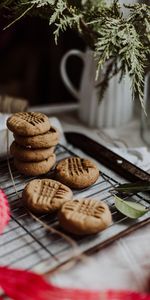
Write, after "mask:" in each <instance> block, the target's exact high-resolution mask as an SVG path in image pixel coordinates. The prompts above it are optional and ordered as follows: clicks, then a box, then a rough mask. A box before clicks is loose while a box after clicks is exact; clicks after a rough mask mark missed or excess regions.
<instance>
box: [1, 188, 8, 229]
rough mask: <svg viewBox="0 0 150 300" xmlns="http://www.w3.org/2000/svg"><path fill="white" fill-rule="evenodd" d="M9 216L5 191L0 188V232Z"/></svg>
mask: <svg viewBox="0 0 150 300" xmlns="http://www.w3.org/2000/svg"><path fill="white" fill-rule="evenodd" d="M9 218H10V210H9V205H8V201H7V197H6V195H5V193H4V192H3V191H2V190H1V189H0V233H2V232H3V230H4V228H5V226H6V225H7V223H8V221H9Z"/></svg>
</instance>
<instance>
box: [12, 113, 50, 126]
mask: <svg viewBox="0 0 150 300" xmlns="http://www.w3.org/2000/svg"><path fill="white" fill-rule="evenodd" d="M15 116H16V117H18V118H19V119H21V120H24V121H26V122H28V123H30V124H32V125H33V126H36V125H37V124H40V123H43V122H45V120H46V119H47V117H46V116H45V115H43V114H41V113H36V112H20V113H16V114H15ZM16 120H17V119H16ZM16 122H17V121H16Z"/></svg>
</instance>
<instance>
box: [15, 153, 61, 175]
mask: <svg viewBox="0 0 150 300" xmlns="http://www.w3.org/2000/svg"><path fill="white" fill-rule="evenodd" d="M55 162H56V155H55V154H54V153H53V154H52V155H51V156H50V157H48V158H47V159H45V160H42V161H39V162H32V161H31V162H25V161H21V160H18V159H16V158H15V159H14V165H15V167H16V169H18V171H19V172H20V173H21V174H25V175H29V176H36V175H42V174H46V173H47V172H49V171H50V170H51V168H52V167H53V166H54V164H55Z"/></svg>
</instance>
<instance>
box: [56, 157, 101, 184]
mask: <svg viewBox="0 0 150 300" xmlns="http://www.w3.org/2000/svg"><path fill="white" fill-rule="evenodd" d="M98 176H99V170H98V168H97V166H96V165H95V164H94V163H93V162H92V161H91V160H89V159H84V158H80V157H69V158H66V159H64V160H61V161H60V162H59V163H58V164H57V166H56V178H57V179H58V180H59V181H60V182H62V183H64V184H66V185H68V186H69V187H71V188H75V189H80V188H85V187H87V186H90V185H91V184H93V183H94V182H95V181H96V180H97V178H98Z"/></svg>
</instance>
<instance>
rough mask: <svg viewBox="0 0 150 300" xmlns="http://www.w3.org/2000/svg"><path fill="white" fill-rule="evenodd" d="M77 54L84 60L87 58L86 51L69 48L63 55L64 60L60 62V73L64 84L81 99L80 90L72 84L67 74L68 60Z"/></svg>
mask: <svg viewBox="0 0 150 300" xmlns="http://www.w3.org/2000/svg"><path fill="white" fill-rule="evenodd" d="M72 55H73V56H77V57H79V58H81V60H82V61H83V62H84V60H85V53H84V52H82V51H80V50H78V49H72V50H69V51H68V52H67V53H66V54H65V55H64V56H63V57H62V60H61V62H60V74H61V78H62V80H63V82H64V84H65V85H66V87H67V88H68V90H69V92H70V93H71V94H72V95H73V96H74V97H75V98H77V99H80V91H78V90H77V89H76V88H75V87H74V86H73V84H72V82H71V81H70V79H69V77H68V74H67V68H66V66H67V60H68V58H69V57H70V56H72Z"/></svg>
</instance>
